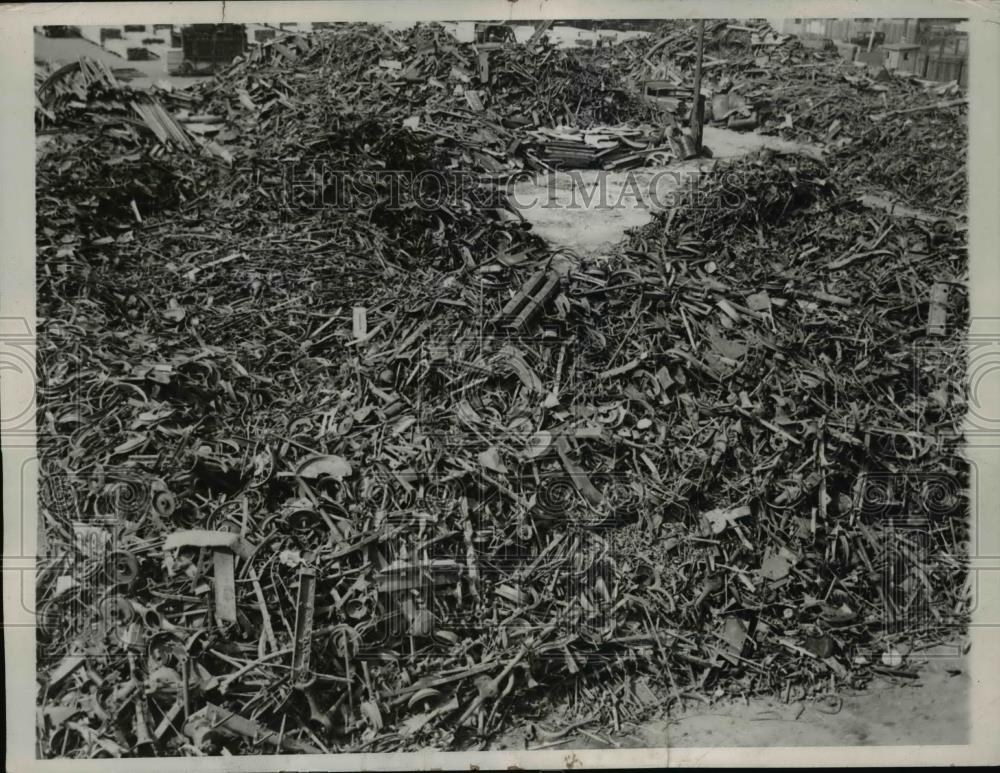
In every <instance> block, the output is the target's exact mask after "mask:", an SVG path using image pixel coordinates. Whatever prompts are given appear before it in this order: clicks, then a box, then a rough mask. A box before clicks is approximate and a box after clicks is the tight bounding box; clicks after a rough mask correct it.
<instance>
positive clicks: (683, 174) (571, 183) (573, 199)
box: [510, 126, 821, 257]
mask: <svg viewBox="0 0 1000 773" xmlns="http://www.w3.org/2000/svg"><path fill="white" fill-rule="evenodd" d="M704 143H705V145H706V147H708V148H709V149H710V150H711V151H712V156H713V159H727V158H738V157H740V156H745V155H749V154H750V153H753V152H754V151H758V150H762V149H769V150H772V151H775V152H778V153H801V154H805V155H809V156H813V157H818V156H820V155H821V151H820V149H819V148H815V147H812V146H808V145H802V144H798V143H794V142H789V141H787V140H782V139H781V138H779V137H767V136H764V135H760V134H754V133H752V132H747V133H740V132H734V131H730V130H728V129H717V128H714V127H710V126H709V127H705V133H704ZM712 165H713V160H712V159H699V160H696V161H685V162H682V163H677V164H672V165H670V166H668V167H663V168H642V169H631V170H626V171H622V172H606V171H603V170H597V169H574V170H569V171H561V172H551V173H549V172H544V173H539V174H537V175H535V176H534V177H533V178H532V179H529V180H522V181H519V182H518V183H517V184H516V185H514V186H512V188H511V191H510V193H511V199H512V203H513V205H514V207H515V208H516V209H518V211H520V213H521V214H522V215H523V216H524V217H525V218H526V219H527V220H528V221H529V222H530V223H531V224H532V230H533V232H534V233H536V234H537V235H539V236H541V237H542V238H543V239H545V240H546V241H547V242H549V243H550V244H552V245H553V246H556V247H562V248H564V249H568V250H570V251H572V252H574V253H576V254H577V255H579V256H581V257H600V256H602V255H605V254H608V253H610V252H611V250H612V249H614V247H615V245H617V244H618V243H619V242H620V241H621V240H622V238H623V237H624V235H625V232H626V231H627V230H629V229H632V228H638V227H641V226H643V225H645V224H646V223H648V222H649V221H650V220H651V219H652V216H653V214H654V213H655V212H658V211H662V210H667V209H669V208H670V207H671V206H672V205H673V204H674V203H675V202H676V200H677V194H678V189H680V188H682V187H683V186H685V185H689V184H691V183H693V182H694V181H696V180H697V178H698V176H699V175H700V174H702V173H704V171H706V170H708V169H710V168H711V167H712Z"/></svg>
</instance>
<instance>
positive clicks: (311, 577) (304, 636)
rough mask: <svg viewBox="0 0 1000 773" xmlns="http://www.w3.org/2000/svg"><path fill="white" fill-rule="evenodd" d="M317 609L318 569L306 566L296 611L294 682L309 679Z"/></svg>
mask: <svg viewBox="0 0 1000 773" xmlns="http://www.w3.org/2000/svg"><path fill="white" fill-rule="evenodd" d="M315 611H316V570H315V569H310V568H304V569H302V570H301V571H300V572H299V594H298V600H297V603H296V612H295V642H294V644H293V646H292V684H301V683H303V682H307V681H309V665H310V663H309V661H310V659H311V656H312V636H313V616H314V614H315Z"/></svg>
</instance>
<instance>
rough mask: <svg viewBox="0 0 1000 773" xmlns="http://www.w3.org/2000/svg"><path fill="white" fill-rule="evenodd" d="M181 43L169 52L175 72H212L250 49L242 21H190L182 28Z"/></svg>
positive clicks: (168, 60) (169, 70) (199, 73)
mask: <svg viewBox="0 0 1000 773" xmlns="http://www.w3.org/2000/svg"><path fill="white" fill-rule="evenodd" d="M179 36H180V41H179V42H180V46H178V47H176V48H173V49H171V50H170V51H167V72H168V73H170V74H171V75H208V74H211V73H213V72H215V71H216V70H217V69H219V68H220V67H225V66H226V65H228V64H230V63H231V62H232V61H233V59H235V58H236V57H237V56H241V55H242V54H243V53H244V52H245V51H246V48H247V34H246V30H245V29H244V28H243V25H242V24H190V25H188V26H186V27H182V28H181V30H180V35H179Z"/></svg>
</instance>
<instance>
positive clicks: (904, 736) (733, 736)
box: [494, 645, 970, 750]
mask: <svg viewBox="0 0 1000 773" xmlns="http://www.w3.org/2000/svg"><path fill="white" fill-rule="evenodd" d="M907 665H908V668H910V669H911V670H914V671H916V672H917V673H918V677H917V678H915V679H912V678H899V677H877V678H876V679H875V680H874V681H873V682H872V683H871V684H870V685H869V686H868V687H867V689H865V690H863V691H858V692H854V693H842V694H840V695H839V696H838V697H839V700H829V701H827V700H812V699H806V700H794V699H792V700H789V702H787V703H786V702H784V701H783V700H781V699H750V700H747V701H742V702H733V701H719V702H715V703H712V704H711V705H706V704H703V703H700V702H698V701H696V700H688V701H686V705H685V706H684V707H679V706H678V704H676V703H675V704H673V706H671V708H670V711H669V713H668V712H667V711H666V710H665V709H662V708H661V709H657V708H653V709H652V710H651V712H650V713H651V715H652V716H651V717H650V718H648V719H645V720H644V721H642V722H637V723H633V722H627V721H622V722H621V723H620V727H619V728H618V729H615V728H613V727H607V726H604V727H602V726H600V725H597V724H589V725H583V726H582V727H581V728H579V729H576V730H574V731H573V732H570V733H568V734H567V735H566V736H565V737H563V738H561V739H559V740H558V742H548V743H546V742H544V741H539V740H538V739H539V738H543V737H545V736H548V737H551V736H550V735H549V734H550V733H555V732H558V731H559V730H560V729H562V728H565V727H566V726H567V725H569V726H571V725H573V724H574V723H575V721H576V720H575V719H574V718H565V717H562V716H560V717H550V718H547V719H542V720H540V721H539V722H538V723H537V725H535V728H534V730H535V735H534V738H532V739H527V738H526V737H525V730H524V729H518V730H517V731H514V732H511V733H509V734H507V735H506V736H504V737H502V738H501V739H499V740H498V741H497V743H496V745H495V747H494V748H496V749H525V748H527V749H537V748H555V749H566V750H570V749H613V748H705V747H714V748H719V747H765V748H766V747H773V746H899V745H912V744H921V745H930V746H939V745H940V746H946V745H961V744H966V743H969V725H970V718H969V689H970V680H969V673H968V659H967V657H965V656H963V654H962V652H961V648H960V647H959V646H958V645H955V646H949V647H940V648H938V649H936V650H935V651H933V652H931V653H929V654H925V655H924V656H922V657H921V658H914V659H913V660H912V661H910V662H909V663H908V664H907ZM793 698H794V696H793ZM841 701H842V702H841Z"/></svg>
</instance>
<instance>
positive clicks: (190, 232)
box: [37, 26, 968, 757]
mask: <svg viewBox="0 0 1000 773" xmlns="http://www.w3.org/2000/svg"><path fill="white" fill-rule="evenodd" d="M324 35H329V38H326V37H323V36H324ZM323 40H327V42H325V43H321V42H320V41H323ZM420 41H423V42H422V43H421V42H420ZM431 43H433V44H434V46H433V47H427V48H424V47H422V46H424V45H427V46H430V44H431ZM541 50H542V51H543V52H546V51H547V53H543V54H542V55H544V56H553V57H555V56H558V57H569V58H570V60H571V59H572V53H570V52H555V51H553V50H550V49H544V48H543V49H541ZM456 52H458V53H456ZM463 52H464V53H463ZM390 54H391V55H392V57H394V58H391V59H390V58H389V57H390ZM467 55H468V51H465V50H464V49H461V48H459V47H457V46H456V45H455V44H454V43H453V42H451V41H450V40H449V39H448V38H447V37H446V36H444V35H443V34H442V33H441V32H440V31H439V30H437V29H434V28H431V29H430V30H427V29H423V30H417V31H413V32H410V33H401V34H400V35H390V34H388V33H385V32H382V31H380V30H377V29H376V28H371V27H366V26H362V27H345V28H343V29H338V30H335V31H332V32H325V33H323V35H321V36H317V37H312V38H301V37H296V36H289V37H286V38H278V39H276V40H275V41H274V42H273V43H272V44H271V45H270V46H269V47H266V48H262V49H260V50H259V52H258V53H256V54H255V55H254V56H253V57H251V59H250V60H249V61H248V62H245V63H241V64H239V65H237V66H236V67H234V68H233V69H232V70H230V71H229V72H227V73H226V74H224V75H223V76H222V78H221V79H220V80H219V81H218V82H213V83H210V84H207V85H205V86H204V87H202V88H201V89H199V90H198V91H197V92H196V93H194V94H188V95H184V94H160V95H159V97H158V98H159V99H162V100H163V101H164V103H166V104H171V105H174V106H176V105H180V104H184V105H185V106H186V107H185V108H184V110H185V111H186V112H185V113H184V114H183V115H180V116H179V117H178V123H179V124H181V125H182V126H184V127H185V128H183V131H184V132H185V133H186V136H189V137H190V138H191V142H192V149H191V150H186V149H184V148H182V147H180V146H179V145H178V144H177V143H175V142H173V140H172V139H171V138H170V137H169V136H167V137H166V138H161V137H159V135H158V134H157V133H156V132H155V131H154V130H153V129H152V127H151V125H150V122H151V121H154V118H153V117H152V116H153V115H154V114H155V112H154V113H148V116H149V117H147V115H142V114H140V118H139V119H135V118H130V120H129V121H124V117H125V116H126V115H127V114H128V111H129V110H132V112H133V114H135V111H136V108H135V107H132V106H131V104H130V103H127V102H125V101H123V102H122V106H121V107H120V108H119V107H116V106H113V105H112V108H111V110H110V111H109V112H108V115H109V116H110V119H109V120H108V121H107V124H112V123H113V124H114V128H111V127H110V126H109V125H103V124H101V122H100V120H99V118H98V114H99V113H100V112H101V110H98V109H95V108H94V107H93V105H90V106H87V108H86V109H84V110H83V111H82V112H79V111H80V110H81V108H78V107H77V106H75V105H73V104H71V102H72V100H69V101H66V102H65V103H64V107H65V109H66V110H69V111H72V116H73V118H72V120H71V121H70V123H71V128H72V129H73V131H72V132H71V133H70V134H68V135H66V136H61V135H54V138H53V139H52V140H51V142H50V143H49V145H48V146H47V147H46V148H45V149H44V152H43V155H41V156H40V158H39V162H38V170H37V180H38V204H37V211H38V217H37V223H38V231H37V247H38V263H37V265H38V274H37V287H38V315H39V318H40V319H41V320H43V322H42V323H41V326H40V329H39V335H38V363H39V379H40V388H39V396H38V449H39V456H40V458H41V464H42V473H41V478H40V490H41V501H40V508H39V512H40V518H41V531H42V533H43V534H42V537H43V539H42V543H43V549H42V552H43V555H42V557H41V560H40V569H39V574H38V583H37V584H38V592H37V598H38V605H39V618H40V621H41V624H40V628H39V633H38V667H39V673H40V675H41V677H42V684H41V687H40V692H39V715H40V720H39V723H40V724H39V749H40V754H41V755H42V756H46V757H97V756H131V755H134V756H146V755H151V754H162V755H199V754H206V753H208V754H218V753H254V752H262V751H264V750H268V751H286V752H318V751H385V750H398V749H416V748H441V749H458V748H472V747H476V746H482V745H484V744H486V743H488V742H489V741H490V739H491V738H494V737H496V736H497V735H498V734H499V733H501V732H503V731H504V730H505V729H507V728H509V727H510V726H511V724H512V723H513V722H514V721H515V720H516V718H518V717H521V716H525V715H526V714H528V713H532V714H537V713H538V712H540V711H543V710H546V709H548V708H551V707H553V706H559V707H560V710H561V711H562V712H563V713H564V714H565V715H566V716H567V717H571V716H572V715H576V716H578V717H580V718H594V717H595V716H596V717H597V718H599V719H601V720H602V722H604V723H605V725H606V726H616V727H620V724H621V722H622V721H630V720H636V719H639V718H642V717H644V716H648V715H649V714H650V713H651V712H653V711H656V710H659V709H661V708H662V707H663V706H671V705H672V704H674V703H676V702H680V703H683V702H684V701H685V700H691V699H694V700H704V701H710V700H714V699H719V698H724V697H727V696H747V695H752V694H782V695H784V696H785V697H786V698H787V697H789V696H791V695H794V696H795V698H796V699H817V700H819V699H823V696H825V695H827V694H828V693H830V692H831V691H836V690H838V689H840V688H843V687H848V686H850V687H854V686H861V685H864V684H866V683H868V682H869V681H870V680H871V679H872V678H873V676H875V675H881V676H883V677H885V678H905V677H907V676H909V675H910V674H912V670H911V669H912V667H913V666H912V665H911V663H913V662H914V661H915V660H916V659H918V658H919V653H920V650H921V649H922V648H924V647H928V646H931V645H932V644H934V643H936V642H938V641H940V640H945V639H950V638H951V637H953V636H954V634H955V632H956V631H958V630H961V625H962V624H963V622H964V616H965V611H966V604H965V601H964V599H963V598H961V597H960V590H959V589H960V588H961V587H962V578H963V574H962V573H963V571H964V570H963V568H962V564H961V561H960V558H959V557H960V556H961V545H962V543H963V541H964V540H965V539H966V536H967V528H968V525H967V522H966V521H967V514H968V505H967V501H966V499H965V493H964V487H963V483H964V481H965V480H966V477H967V468H966V464H965V462H964V461H963V460H962V459H961V457H960V456H959V454H958V452H957V450H956V449H957V443H958V426H959V422H960V419H961V416H962V415H963V412H964V399H965V398H964V395H963V394H962V392H961V389H960V384H961V380H962V379H961V374H962V373H963V372H964V361H963V356H964V355H963V350H962V336H963V331H964V329H965V326H966V316H967V307H966V298H965V290H964V286H963V282H964V281H965V280H966V278H967V276H966V273H967V268H966V254H965V234H964V231H963V230H962V228H961V226H960V225H956V224H954V223H951V221H946V220H934V221H925V220H922V219H920V218H914V217H901V216H899V215H898V214H888V213H885V212H882V211H881V210H878V209H871V208H870V207H869V206H867V205H866V204H865V203H863V202H862V201H860V200H859V197H858V195H857V192H856V191H855V190H853V189H851V188H850V187H849V186H848V187H846V188H845V187H844V186H843V185H842V183H841V182H840V181H839V180H834V179H833V178H832V176H831V173H830V172H831V170H830V169H829V168H827V167H826V166H824V165H822V164H819V163H817V162H812V161H808V160H803V159H798V158H786V157H774V156H770V157H761V158H757V159H753V160H751V161H749V162H741V163H736V164H731V165H718V166H717V167H716V168H715V169H714V171H712V172H710V173H707V174H705V175H704V176H702V177H700V178H699V180H698V182H697V184H696V185H694V186H692V187H691V188H690V189H689V190H687V191H686V197H685V198H684V199H683V200H682V201H680V202H679V203H678V206H677V207H675V208H674V209H672V210H671V211H670V212H669V213H664V214H663V215H662V216H658V217H657V218H656V219H655V220H654V222H653V223H651V224H650V225H649V226H648V227H646V228H645V229H642V230H641V231H640V232H638V233H635V234H633V235H632V236H631V237H630V240H629V241H628V242H627V243H626V244H625V245H623V247H622V249H621V251H620V252H619V254H617V255H615V256H613V257H611V258H610V259H609V260H604V261H591V262H584V263H580V264H578V265H575V266H574V267H572V268H571V269H570V270H569V271H568V272H557V271H556V270H555V269H554V261H553V255H552V253H551V250H550V249H549V248H548V247H546V245H544V244H543V243H541V242H540V240H538V239H537V238H535V237H533V236H532V235H531V233H530V231H528V230H527V229H525V228H524V226H523V224H522V223H521V221H520V220H519V218H518V217H517V216H516V215H515V214H514V213H512V212H510V211H509V210H507V209H506V208H505V206H504V202H503V201H502V199H498V200H490V201H487V202H486V203H485V204H483V203H477V202H476V201H474V200H471V201H470V199H469V197H467V196H464V195H463V196H460V197H458V200H457V201H450V200H448V201H444V202H439V203H438V205H436V206H434V207H427V206H423V205H422V203H421V201H420V200H419V196H417V195H416V193H415V191H414V188H413V187H412V186H396V187H397V188H401V190H402V192H401V193H399V192H398V190H397V191H396V193H394V188H393V185H394V183H393V181H392V179H391V177H390V178H387V177H385V176H384V175H383V176H379V175H378V174H376V173H378V172H385V171H392V172H395V173H401V174H403V173H405V174H420V173H421V172H426V171H428V170H430V171H434V172H438V173H444V172H449V171H450V172H472V173H474V177H475V183H476V185H475V186H473V189H474V190H480V186H481V185H482V186H485V183H484V181H488V180H489V179H491V178H492V170H491V169H490V167H491V164H489V163H488V162H486V161H484V159H485V158H490V159H494V156H493V155H492V154H491V153H490V152H489V151H490V149H491V147H495V148H502V147H504V148H505V147H506V146H505V140H504V138H505V137H506V135H504V134H503V132H506V131H509V129H508V128H507V127H505V126H503V125H502V121H503V118H507V119H509V118H510V115H511V114H512V112H511V111H513V110H514V109H515V108H516V109H517V110H519V111H520V113H521V114H524V115H527V114H530V113H531V112H532V111H533V110H540V109H541V107H540V106H542V105H544V103H545V99H546V94H549V92H548V91H546V90H545V89H546V88H548V87H547V86H544V84H543V85H539V84H538V83H534V82H533V80H532V79H533V77H534V76H535V75H536V74H537V72H538V71H539V70H538V69H530V70H529V69H527V68H526V66H521V65H518V64H517V61H516V56H527V54H524V53H521V54H517V55H516V56H515V53H514V52H513V51H510V52H506V56H504V57H502V58H501V59H500V61H499V63H493V62H491V67H492V69H493V75H492V77H493V78H495V79H496V80H495V81H490V84H492V85H487V84H484V85H483V88H482V89H481V90H482V91H484V92H487V93H485V95H482V96H480V100H481V102H482V103H483V107H484V110H483V113H486V112H487V109H490V110H492V109H494V108H493V107H489V108H487V106H494V105H506V106H507V107H506V108H505V109H504V111H503V112H502V114H501V113H498V114H497V117H498V118H499V122H498V123H496V124H495V125H493V126H491V127H487V128H489V130H490V131H493V132H495V133H496V135H497V139H496V140H495V141H487V142H485V143H484V142H482V141H481V140H474V139H472V136H473V133H475V132H479V133H484V132H485V131H486V128H484V127H486V123H484V122H482V121H477V122H469V121H468V120H467V117H468V115H471V114H473V113H475V114H477V115H481V114H480V113H479V111H477V110H476V109H475V108H474V107H473V106H472V103H471V102H468V100H467V98H466V97H465V96H464V94H465V91H464V89H465V86H464V84H462V79H461V78H458V76H455V75H453V72H452V71H453V70H454V68H456V67H458V66H459V65H460V64H461V62H462V61H464V62H465V64H466V65H468V66H470V67H471V66H472V63H471V62H470V61H468V60H467V59H464V60H463V59H462V57H463V56H467ZM536 55H537V54H536ZM397 65H398V67H397ZM519 67H520V68H521V69H524V70H525V71H524V72H523V73H522V72H519V71H518V68H519ZM539 67H541V65H539ZM553 67H554V69H553V72H554V73H560V72H574V70H573V66H572V64H571V63H562V64H559V66H558V67H555V65H553ZM564 68H565V69H564ZM406 73H411V75H412V77H414V78H418V79H419V80H415V81H414V80H409V79H408V78H406V77H403V75H404V74H406ZM387 74H391V75H387ZM88 77H89V74H88ZM434 79H440V80H442V82H444V80H445V79H453V80H448V83H449V86H448V87H447V88H439V87H438V86H437V85H435V83H433V82H432V80H434ZM453 81H458V83H455V82H453ZM70 83H72V81H70ZM458 85H461V86H462V91H461V92H459V90H458V88H456V87H457V86H458ZM107 87H108V84H107V82H106V81H105V80H104V79H103V78H101V79H100V80H99V81H95V82H94V83H93V84H92V85H90V86H87V88H94V89H107ZM62 88H66V86H63V87H62ZM490 89H494V91H492V92H491V91H490ZM352 92H353V96H352V97H351V99H348V95H350V94H352ZM127 93H128V92H119V91H118V90H117V89H116V88H114V87H112V88H110V92H104V91H102V92H101V93H98V94H96V95H95V93H94V92H91V91H86V90H85V91H84V92H83V95H82V97H81V101H85V100H87V99H89V100H93V101H94V102H95V103H98V104H100V105H102V106H105V107H106V106H107V105H108V100H109V99H111V100H112V101H114V99H117V98H118V96H120V94H127ZM433 93H441V94H442V95H443V96H442V98H441V101H435V100H434V99H431V98H430V97H429V96H427V95H428V94H433ZM408 94H409V95H410V96H411V97H412V101H410V102H409V103H408V101H407V97H406V95H408ZM588 94H590V95H591V96H589V97H588V98H587V99H585V100H584V102H585V103H586V104H585V105H582V106H580V107H575V106H574V105H570V104H568V105H567V106H559V105H556V106H555V107H553V106H552V105H551V104H549V105H548V106H546V107H545V109H547V110H549V111H550V115H552V117H555V116H554V114H551V110H553V109H556V110H563V111H566V109H567V107H568V108H570V110H569V111H566V112H564V113H563V115H568V114H570V112H572V113H573V114H574V115H575V116H577V118H576V119H575V120H577V121H580V120H585V121H590V120H593V121H608V120H621V119H622V116H621V115H618V116H617V119H616V118H615V117H613V116H612V115H610V114H608V113H607V112H602V111H606V110H607V104H608V103H606V102H605V99H606V97H607V94H606V92H605V90H602V89H595V90H594V91H592V92H588ZM458 97H461V98H462V99H465V100H466V101H467V107H466V108H463V109H462V110H459V109H458V108H457V107H456V105H455V104H453V103H452V100H456V99H458ZM550 101H551V100H550ZM150 104H152V103H145V106H146V107H148V106H149V105H150ZM389 104H391V105H396V106H398V107H397V108H396V113H395V114H390V113H389V110H388V108H387V105H389ZM445 105H449V107H445ZM46 109H47V110H49V112H50V113H51V116H55V120H56V122H58V120H59V117H60V115H61V113H60V111H59V110H53V109H52V108H51V107H47V108H46ZM102 109H103V108H102ZM449 112H454V113H456V114H457V115H455V116H449V115H448V113H449ZM67 115H68V114H67ZM51 116H49V115H46V114H44V113H42V115H41V116H40V118H39V120H40V121H52V120H53V118H52V117H51ZM580 116H586V118H585V119H581V118H580ZM414 117H416V118H418V119H419V120H417V121H411V120H410V119H411V118H414ZM548 117H549V116H548V115H547V116H546V120H548ZM217 119H221V120H217ZM531 120H532V121H533V122H535V123H537V121H536V119H534V118H532V119H531ZM91 122H96V123H98V124H101V129H102V131H100V132H99V133H98V134H96V135H95V136H93V137H90V136H88V134H87V132H86V131H83V130H85V129H87V128H88V127H87V124H88V123H91ZM407 122H409V123H407ZM431 122H434V123H433V124H431ZM428 125H432V126H433V129H430V128H427V127H428ZM522 128H523V127H522ZM536 128H537V127H536ZM625 136H627V135H625ZM84 148H87V149H88V151H87V152H86V153H84V152H82V151H83V149H84ZM196 151H200V152H196ZM495 152H496V153H497V154H499V157H498V158H496V159H494V160H500V158H503V159H508V160H509V158H510V157H511V156H510V155H508V154H507V151H506V150H504V151H503V152H502V153H501V151H500V150H496V151H495ZM227 155H228V158H227ZM511 155H512V156H513V157H514V158H517V156H516V154H511ZM508 162H509V161H508ZM320 167H322V168H325V169H328V170H333V171H335V172H352V173H354V174H353V176H352V178H351V179H354V180H356V179H357V178H358V177H360V178H361V180H362V182H363V183H364V184H365V186H367V187H365V190H364V191H363V192H362V193H363V197H362V195H361V194H360V193H359V194H358V195H357V196H356V197H355V198H350V199H347V200H346V201H342V200H339V199H338V200H336V201H334V202H333V203H332V204H331V202H329V201H320V202H317V201H316V199H315V196H316V195H317V190H320V191H321V192H322V193H323V194H324V195H325V194H326V193H328V188H329V187H330V185H332V184H333V183H335V182H336V179H337V178H336V175H334V176H333V177H332V178H331V177H329V176H324V175H323V174H319V176H315V175H316V174H317V173H316V169H317V168H320ZM304 171H307V173H306V174H305V176H303V173H304ZM289 174H291V175H292V180H291V182H289V180H288V179H287V177H288V175H289ZM308 175H314V176H312V177H310V176H308ZM317 184H318V185H319V188H317ZM397 193H398V195H397ZM362 198H363V199H364V200H362ZM595 712H596V713H595Z"/></svg>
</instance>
